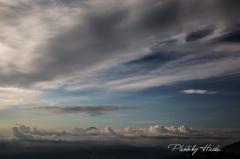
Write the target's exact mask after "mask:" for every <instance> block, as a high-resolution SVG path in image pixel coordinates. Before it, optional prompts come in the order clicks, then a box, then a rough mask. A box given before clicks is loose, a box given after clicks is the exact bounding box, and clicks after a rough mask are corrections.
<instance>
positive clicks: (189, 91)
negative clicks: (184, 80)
mask: <svg viewBox="0 0 240 159" xmlns="http://www.w3.org/2000/svg"><path fill="white" fill-rule="evenodd" d="M181 92H183V93H187V94H193V93H197V94H216V92H209V91H207V90H195V89H188V90H182V91H181Z"/></svg>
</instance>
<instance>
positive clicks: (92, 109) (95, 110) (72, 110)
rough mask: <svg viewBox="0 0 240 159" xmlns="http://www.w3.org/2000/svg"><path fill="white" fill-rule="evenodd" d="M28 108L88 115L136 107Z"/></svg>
mask: <svg viewBox="0 0 240 159" xmlns="http://www.w3.org/2000/svg"><path fill="white" fill-rule="evenodd" d="M29 109H43V110H45V111H48V112H51V113H86V114H89V115H102V114H104V112H107V111H116V110H128V109H138V107H128V106H110V105H99V106H41V107H32V108H29Z"/></svg>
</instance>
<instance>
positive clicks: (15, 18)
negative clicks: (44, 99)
mask: <svg viewBox="0 0 240 159" xmlns="http://www.w3.org/2000/svg"><path fill="white" fill-rule="evenodd" d="M235 3H236V4H238V2H235V1H231V2H230V3H229V4H228V3H225V2H224V1H212V2H211V3H209V2H208V1H201V3H200V1H198V0H197V1H194V2H193V1H190V0H182V1H177V0H171V1H164V0H162V1H157V0H150V1H147V2H146V1H134V0H127V1H125V2H124V3H121V2H118V1H111V0H104V1H98V2H96V1H71V2H66V1H50V2H46V1H24V2H18V1H13V2H11V3H9V2H1V12H3V13H4V14H1V17H0V18H1V33H3V34H1V42H0V45H1V52H2V53H3V56H1V57H2V58H1V60H0V68H1V69H0V71H1V72H0V73H1V77H0V81H1V82H0V84H1V85H4V86H6V85H11V86H21V87H40V86H42V87H43V86H44V88H51V87H52V88H54V87H53V86H49V85H54V86H56V87H57V86H59V85H58V83H61V84H60V86H63V85H65V82H66V81H67V80H68V79H74V78H75V77H83V76H84V77H87V76H88V75H91V74H92V73H93V72H94V71H95V70H98V68H99V67H100V66H104V67H106V66H108V67H115V66H116V65H114V63H115V64H119V61H121V59H122V58H123V57H125V56H127V57H131V58H133V57H136V59H138V58H139V57H140V56H141V54H142V53H143V52H144V50H146V49H148V50H151V49H152V48H153V45H155V44H159V43H161V42H162V41H165V40H166V39H171V38H172V40H176V41H177V43H174V44H172V45H171V47H169V46H167V47H166V45H165V44H166V43H165V44H163V43H162V44H161V45H162V46H164V45H165V47H162V48H159V50H163V51H165V50H168V48H171V49H173V50H174V51H175V52H178V51H181V50H182V49H183V48H188V49H189V50H190V51H189V52H190V54H191V53H193V52H195V50H197V49H196V47H198V48H202V44H206V43H204V42H203V43H202V42H199V43H196V44H194V46H191V47H189V45H188V44H185V43H184V42H183V41H184V38H185V37H184V36H185V35H186V34H188V33H189V34H188V36H187V39H190V41H193V40H194V41H197V40H198V39H202V38H203V37H206V36H212V35H215V34H216V32H215V31H216V30H218V29H221V28H224V27H228V26H230V25H232V24H233V23H234V22H235V21H236V19H237V18H238V17H237V16H236V15H238V14H237V13H238V12H239V11H238V9H236V6H237V5H236V6H235ZM26 8H32V9H26ZM166 15H168V16H166ZM190 15H191V16H190ZM230 17H231V18H230ZM213 25H216V27H215V30H209V29H206V28H209V26H213ZM16 26H17V27H16ZM194 30H197V31H196V32H195V31H194ZM181 35H183V37H181ZM219 36H221V34H219ZM86 37H87V38H86ZM228 39H229V38H228ZM228 41H229V40H228ZM230 41H233V40H230ZM22 43H24V44H25V45H22ZM207 47H208V49H206V50H209V49H210V50H214V49H215V47H216V46H210V45H209V46H207ZM159 50H158V51H159ZM206 50H205V51H204V52H206ZM19 52H21V56H20V54H19ZM144 53H146V52H144ZM150 53H151V51H150V52H147V54H150ZM174 54H175V53H174ZM209 56H210V55H209ZM13 58H18V59H19V60H18V61H12V59H13ZM197 58H198V57H197V56H196V59H197ZM235 58H236V57H235ZM128 59H129V58H128ZM237 59H239V57H237ZM225 60H226V61H227V62H229V61H228V59H225ZM125 62H127V60H125ZM168 62H169V61H168ZM109 63H111V64H112V65H109ZM173 64H174V66H175V67H174V68H175V69H176V68H177V67H178V65H177V64H178V63H173ZM193 66H195V65H193ZM234 66H235V68H236V69H238V67H236V66H237V65H235V64H234ZM211 67H213V66H211ZM174 68H171V69H170V68H169V69H167V71H168V74H170V72H171V71H172V69H174ZM228 68H229V67H228ZM184 69H185V68H184V67H181V71H183V70H184ZM220 69H223V68H220ZM229 69H230V71H233V70H234V69H233V67H231V68H229ZM136 70H137V69H136ZM160 70H162V69H160ZM198 70H199V69H197V71H198ZM210 70H211V69H210ZM89 72H90V73H89ZM204 72H205V73H206V74H207V73H208V70H206V69H205V70H204ZM227 72H228V70H225V71H223V73H227ZM221 74H222V73H221V72H217V73H216V74H215V75H214V76H217V75H221ZM138 75H142V74H141V72H139V74H138ZM152 76H153V74H150V75H149V78H152ZM209 77H212V76H208V77H205V78H209ZM101 78H102V77H101ZM122 78H123V79H125V78H128V77H125V76H123V77H122ZM153 78H157V77H155V76H153ZM163 78H164V77H163ZM179 78H180V77H179V76H178V78H175V80H174V81H173V82H172V83H174V82H176V81H182V80H181V79H179ZM197 78H198V77H196V76H195V78H193V79H197ZM156 80H157V79H156ZM185 80H191V78H185ZM90 84H91V83H90ZM155 85H161V83H160V84H151V85H149V86H145V87H146V88H147V87H151V86H155ZM136 87H138V86H136ZM145 87H143V88H139V89H144V88H145ZM80 88H81V87H80ZM119 88H120V86H119V87H117V88H116V89H119ZM121 88H122V89H124V88H125V87H124V86H121Z"/></svg>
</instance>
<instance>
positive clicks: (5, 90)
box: [0, 87, 43, 109]
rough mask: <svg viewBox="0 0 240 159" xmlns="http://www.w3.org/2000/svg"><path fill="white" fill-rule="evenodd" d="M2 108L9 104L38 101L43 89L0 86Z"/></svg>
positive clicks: (0, 104) (0, 106) (0, 107)
mask: <svg viewBox="0 0 240 159" xmlns="http://www.w3.org/2000/svg"><path fill="white" fill-rule="evenodd" d="M0 92H1V93H0V109H4V108H6V107H7V106H16V105H23V104H30V103H34V102H35V101H37V98H38V97H39V96H40V95H41V94H42V93H43V92H42V91H36V90H28V89H21V88H17V87H0Z"/></svg>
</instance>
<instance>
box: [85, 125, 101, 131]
mask: <svg viewBox="0 0 240 159" xmlns="http://www.w3.org/2000/svg"><path fill="white" fill-rule="evenodd" d="M91 130H98V129H97V128H96V127H93V126H91V127H89V128H87V129H86V131H91Z"/></svg>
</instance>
